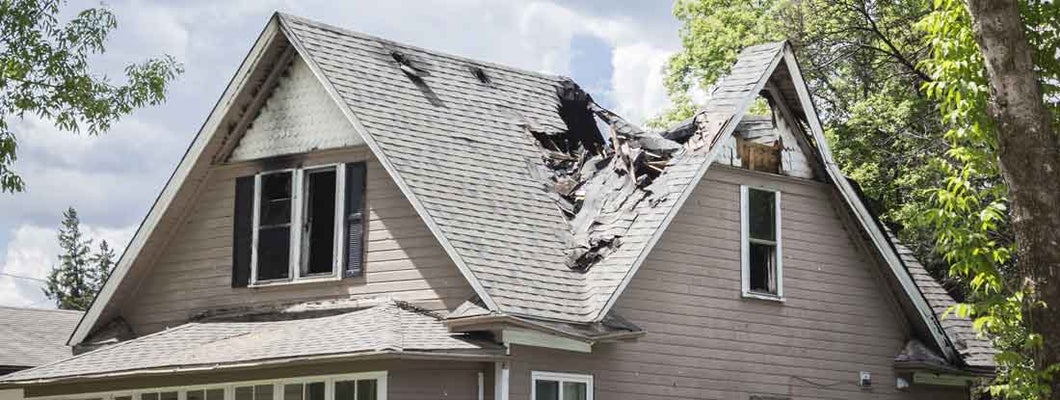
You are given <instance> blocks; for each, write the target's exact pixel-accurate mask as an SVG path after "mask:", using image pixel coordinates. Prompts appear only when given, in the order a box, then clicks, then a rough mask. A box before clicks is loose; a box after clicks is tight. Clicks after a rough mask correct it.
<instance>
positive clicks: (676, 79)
mask: <svg viewBox="0 0 1060 400" xmlns="http://www.w3.org/2000/svg"><path fill="white" fill-rule="evenodd" d="M930 11H931V4H930V3H929V1H928V0H912V1H903V2H894V1H884V2H876V1H857V0H844V1H831V0H828V1H826V0H810V1H792V0H772V1H768V0H760V1H753V2H744V1H726V0H681V1H678V2H677V4H676V6H675V7H674V15H675V16H676V17H677V19H678V20H680V21H681V23H682V28H681V32H680V35H681V39H682V44H683V50H682V51H681V52H679V53H677V54H675V55H674V56H673V57H672V58H671V59H670V61H669V64H668V66H667V68H668V71H667V72H668V75H667V80H666V87H667V89H668V90H669V93H670V97H671V99H674V107H673V108H671V109H670V110H668V111H667V112H666V113H664V114H663V115H660V116H658V117H656V118H655V119H653V120H652V121H651V122H650V124H652V125H654V126H657V127H661V126H666V125H668V124H671V123H673V122H676V121H679V120H682V119H684V118H687V117H689V116H691V115H692V112H693V111H694V110H695V106H694V105H693V104H692V103H691V98H692V96H691V95H690V91H694V90H706V89H707V88H709V87H711V86H712V85H713V84H715V83H716V80H717V79H718V78H719V77H720V76H722V75H724V73H725V72H726V70H727V69H728V68H729V67H730V66H731V65H732V63H733V62H734V61H735V58H736V55H737V53H738V52H739V51H740V49H742V48H743V47H746V46H749V45H753V44H757V43H761V42H763V41H768V40H780V39H784V38H787V39H788V40H790V41H791V42H792V44H793V45H794V47H795V50H796V54H797V56H798V58H799V61H800V63H801V64H802V66H803V72H804V74H805V78H806V82H807V84H808V85H809V86H810V89H811V91H812V92H813V93H814V98H815V101H816V107H817V109H818V111H819V113H820V115H821V117H822V119H823V123H824V127H825V134H826V137H827V138H828V139H829V142H830V144H831V147H832V148H833V150H834V152H835V155H836V158H837V160H838V161H839V163H840V167H841V168H842V169H843V171H844V173H846V174H847V175H848V176H850V177H851V178H853V179H854V180H855V181H857V182H859V183H860V185H861V186H862V189H863V190H864V191H865V193H866V194H867V195H868V196H869V197H870V198H872V199H874V200H875V202H874V204H873V205H872V206H873V207H872V208H873V209H874V211H876V212H877V213H878V214H879V215H880V216H881V218H882V219H883V220H884V221H885V222H887V223H889V224H890V225H892V226H893V227H895V228H900V229H896V230H898V232H899V235H900V237H901V239H902V240H903V242H905V243H906V244H907V245H909V247H911V248H912V249H913V250H914V251H915V252H916V253H917V256H918V257H919V258H920V259H921V260H922V261H924V263H925V264H926V265H927V266H928V268H929V270H931V271H932V272H933V273H934V274H935V276H936V277H943V276H944V275H945V269H946V266H945V263H944V262H943V261H942V260H941V258H940V257H937V256H936V255H935V254H934V253H933V251H932V250H933V247H934V246H933V244H934V240H933V232H932V231H933V227H932V226H931V225H930V224H926V223H924V222H923V221H921V220H920V219H919V218H918V216H919V215H921V214H923V213H924V212H925V210H926V209H927V207H928V205H929V201H928V194H929V192H928V190H929V189H930V188H934V187H938V186H939V185H941V184H942V177H943V172H942V171H941V170H940V169H939V167H938V166H937V165H934V164H933V163H932V162H931V160H932V159H933V157H934V155H936V154H940V153H942V152H943V151H945V146H946V143H945V141H944V140H943V139H942V135H941V132H942V128H941V123H940V121H939V120H938V118H937V117H936V116H937V111H936V109H935V107H936V106H935V103H934V101H932V100H931V99H928V98H926V97H925V96H924V94H923V92H922V91H920V86H921V84H922V83H923V82H925V81H927V80H929V78H928V76H927V74H926V73H925V72H924V71H923V70H921V69H920V67H919V66H918V63H919V62H920V61H921V60H923V59H924V58H925V57H927V55H928V48H927V46H925V45H924V43H923V41H922V38H923V32H922V31H919V30H917V29H915V23H916V21H918V20H919V19H921V18H923V17H924V16H925V15H927V14H928V13H929V12H930Z"/></svg>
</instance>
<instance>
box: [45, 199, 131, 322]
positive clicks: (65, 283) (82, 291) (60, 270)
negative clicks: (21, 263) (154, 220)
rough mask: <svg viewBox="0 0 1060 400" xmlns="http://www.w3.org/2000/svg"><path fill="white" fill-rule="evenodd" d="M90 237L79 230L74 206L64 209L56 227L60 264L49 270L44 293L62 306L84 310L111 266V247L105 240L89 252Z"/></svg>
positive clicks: (112, 261) (78, 219) (105, 278)
mask: <svg viewBox="0 0 1060 400" xmlns="http://www.w3.org/2000/svg"><path fill="white" fill-rule="evenodd" d="M91 246H92V239H89V238H86V237H85V236H84V234H83V233H81V220H80V218H78V216H77V210H74V208H73V207H70V208H68V209H67V210H66V211H64V212H63V220H62V223H61V225H60V227H59V247H60V248H62V250H63V253H62V254H60V255H59V265H57V266H55V267H52V270H51V272H49V273H48V281H47V286H46V287H45V289H44V294H45V295H47V296H48V298H49V299H52V300H55V304H56V305H57V306H58V307H59V308H61V309H64V310H82V311H83V310H86V309H88V306H90V305H91V304H92V299H94V298H95V296H96V293H98V292H99V289H100V288H102V287H103V283H104V282H106V280H107V277H109V276H110V273H111V271H113V270H114V250H113V249H111V248H110V246H109V245H108V244H107V241H106V240H103V241H100V244H99V250H98V251H97V252H96V253H94V254H92V253H90V248H91Z"/></svg>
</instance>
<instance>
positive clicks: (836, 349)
mask: <svg viewBox="0 0 1060 400" xmlns="http://www.w3.org/2000/svg"><path fill="white" fill-rule="evenodd" d="M741 183H742V184H750V185H758V186H765V187H772V188H776V189H779V190H781V191H782V193H783V194H782V200H781V207H782V218H783V220H782V229H783V231H782V243H783V244H782V245H783V249H784V251H783V254H784V261H783V269H784V294H785V297H786V302H784V303H778V302H772V301H767V300H758V299H744V298H742V297H741V285H740V190H739V185H740V184H741ZM830 190H831V189H830V188H829V187H828V186H825V185H824V184H821V183H816V182H812V181H807V180H802V179H797V178H790V177H778V176H775V175H768V174H763V173H752V172H746V171H742V170H737V169H733V168H728V167H720V166H715V167H712V169H711V171H710V172H708V174H707V175H706V177H705V178H704V180H703V182H701V183H700V184H699V186H698V187H697V188H696V190H695V192H694V193H693V194H692V197H690V198H689V200H688V202H687V203H686V204H685V206H684V208H683V209H682V210H681V211H680V213H679V214H678V216H677V217H676V218H675V219H674V222H673V224H672V225H671V226H670V228H669V230H668V231H667V232H666V233H665V234H664V235H663V237H662V239H661V241H660V242H659V244H658V246H657V247H656V248H655V249H654V250H653V251H652V253H651V254H650V255H649V257H648V259H647V261H646V262H645V263H644V265H643V266H642V267H641V269H640V271H639V272H638V273H637V276H635V277H634V278H633V281H632V282H631V283H630V285H629V287H628V289H627V290H626V292H625V293H624V294H623V295H622V297H621V298H619V301H618V303H617V305H616V311H617V312H618V313H619V314H620V315H622V316H624V317H627V318H629V319H630V320H631V321H634V322H635V323H636V324H638V325H640V326H641V327H642V328H644V329H645V330H646V331H647V334H646V335H645V336H644V337H642V338H640V339H639V340H638V341H636V342H630V343H614V344H599V345H596V346H594V349H593V353H592V354H591V355H583V354H578V353H571V352H564V351H550V350H544V349H536V348H534V349H531V348H527V347H516V348H515V350H514V355H515V361H514V362H513V367H512V372H511V379H512V382H511V385H512V395H511V399H513V400H516V399H529V396H530V371H533V370H542V371H559V372H573V373H591V374H593V375H594V376H595V379H596V382H595V384H596V398H597V399H664V398H665V399H677V398H680V399H740V400H747V399H749V396H750V395H751V394H764V395H776V396H780V398H792V399H837V400H839V399H867V398H872V399H905V398H932V399H941V398H945V396H941V397H940V395H939V394H940V392H938V391H935V392H931V393H929V394H926V395H921V394H920V392H916V393H914V392H899V391H897V390H896V389H895V377H894V374H893V368H892V362H893V359H894V356H895V355H897V354H898V352H899V351H900V350H901V348H902V346H903V345H904V344H905V342H906V339H907V336H908V332H909V328H908V327H907V324H906V322H905V317H904V316H902V315H900V314H899V308H898V306H897V304H895V303H894V297H893V295H892V294H891V293H890V291H889V289H887V285H886V284H885V283H884V282H883V280H882V277H881V276H879V275H878V272H876V271H878V269H877V267H876V265H875V264H873V261H871V260H870V259H869V258H868V257H867V255H866V254H863V253H862V252H860V251H859V250H858V249H859V247H857V246H855V244H854V242H853V241H852V236H851V234H850V233H849V232H847V231H846V229H845V228H844V224H843V223H842V222H841V220H840V219H839V216H838V214H837V213H836V210H835V209H834V208H833V207H835V205H836V203H835V202H834V200H833V197H832V195H831V194H830ZM859 371H869V372H871V373H872V377H873V383H874V388H873V389H872V390H868V391H865V390H862V389H860V388H859V387H858V386H857V385H856V382H857V379H858V374H859ZM941 393H942V394H944V395H952V396H954V398H961V397H960V396H961V395H962V393H961V390H946V391H942V392H941ZM965 398H966V397H965Z"/></svg>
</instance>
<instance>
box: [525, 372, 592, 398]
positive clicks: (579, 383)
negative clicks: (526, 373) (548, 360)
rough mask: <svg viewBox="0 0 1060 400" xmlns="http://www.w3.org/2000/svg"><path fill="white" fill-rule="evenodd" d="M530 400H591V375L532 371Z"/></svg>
mask: <svg viewBox="0 0 1060 400" xmlns="http://www.w3.org/2000/svg"><path fill="white" fill-rule="evenodd" d="M531 376H532V377H533V386H532V387H531V389H530V390H531V395H530V397H531V399H532V400H592V399H593V377H592V375H580V374H565V373H558V372H541V371H533V372H532V373H531Z"/></svg>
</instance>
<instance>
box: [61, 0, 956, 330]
mask: <svg viewBox="0 0 1060 400" xmlns="http://www.w3.org/2000/svg"><path fill="white" fill-rule="evenodd" d="M263 41H264V42H263ZM263 43H264V44H263ZM277 43H279V44H277ZM255 46H256V47H255V48H258V47H269V46H272V47H269V48H276V47H279V48H293V49H294V51H296V53H297V54H298V55H300V56H301V57H303V58H304V59H305V61H306V63H307V64H308V65H309V68H310V69H311V70H312V72H313V74H314V75H315V76H316V77H317V78H318V79H319V80H320V81H321V82H322V83H323V85H324V87H325V90H326V91H327V92H328V94H329V95H330V96H331V97H332V98H333V99H335V100H336V102H337V103H339V104H340V108H342V112H343V114H344V115H345V116H346V118H347V119H348V120H349V121H350V122H351V124H352V125H353V127H354V129H355V130H356V131H357V132H358V134H359V135H360V136H361V137H362V138H363V140H364V142H365V143H366V144H367V145H368V147H369V148H370V149H371V150H372V152H373V153H374V154H375V156H376V157H377V158H378V159H379V162H380V163H381V164H382V165H383V167H384V168H385V169H386V170H387V172H388V173H389V174H390V176H391V177H392V178H393V179H394V181H395V182H396V183H397V185H398V187H399V188H400V189H401V190H402V192H403V193H404V194H405V196H406V197H408V199H409V201H410V203H411V204H412V205H413V207H414V208H415V209H416V210H417V212H418V213H419V214H420V216H421V217H422V218H423V220H424V222H425V223H426V225H427V226H428V228H429V229H430V230H431V232H432V233H433V234H434V235H435V236H436V237H437V239H438V241H439V242H440V243H441V245H442V246H443V247H444V248H445V250H446V252H447V253H448V255H449V256H450V257H451V258H452V259H453V261H454V263H455V264H456V265H457V267H458V268H459V269H460V270H461V272H462V273H463V274H464V276H465V277H466V278H467V280H468V281H469V282H470V284H471V286H472V287H473V288H474V289H475V291H476V293H477V294H478V296H479V299H478V300H479V301H480V302H481V303H482V305H483V306H484V308H485V309H486V310H489V311H491V312H496V313H503V314H508V315H516V316H522V317H528V318H534V319H540V320H545V321H559V322H572V323H594V322H600V321H602V320H604V319H605V318H607V317H609V311H610V308H611V306H612V305H613V304H614V302H615V300H616V299H617V297H618V295H619V294H620V293H621V291H622V289H624V287H625V285H626V284H627V283H628V282H629V280H630V279H631V278H632V276H633V275H634V274H635V272H636V269H637V268H638V266H639V265H640V263H641V262H642V261H643V260H644V259H645V257H646V256H647V254H648V252H649V251H650V250H651V248H652V246H653V245H654V243H655V242H656V241H657V240H658V239H659V237H660V235H661V233H662V231H663V230H665V227H666V225H667V224H668V222H669V221H670V220H671V219H672V218H674V216H675V215H676V213H677V210H678V209H679V208H680V205H681V204H682V203H683V202H684V200H685V199H686V198H687V197H688V196H689V194H690V193H691V191H692V189H693V188H694V187H695V183H696V182H698V181H699V179H700V178H701V177H702V176H703V174H704V173H705V172H706V170H707V168H708V167H709V166H710V164H711V162H712V160H713V153H714V152H713V151H712V150H714V148H715V145H716V144H717V143H718V142H719V141H720V140H721V139H723V138H726V137H727V136H728V135H729V134H731V133H732V132H733V130H734V129H736V127H737V125H738V123H739V122H740V119H741V117H742V116H743V114H744V112H745V111H746V109H747V108H748V107H749V105H750V104H751V102H752V101H753V100H754V99H755V98H756V97H757V96H758V94H759V92H761V91H762V90H763V87H764V85H766V83H767V82H768V81H770V79H771V77H781V78H782V79H781V81H782V82H785V85H784V86H782V87H780V88H779V91H778V93H779V96H780V97H781V98H779V99H775V100H779V101H785V102H787V103H790V104H792V111H793V112H794V113H795V114H796V115H795V116H793V117H794V118H797V119H800V120H804V121H805V122H806V124H807V125H809V127H810V128H813V129H811V131H813V132H815V134H816V132H817V131H819V122H818V121H816V116H815V115H813V111H812V110H805V109H804V108H803V107H802V104H803V103H805V101H800V99H802V98H804V97H802V96H803V94H804V92H805V87H804V86H803V84H802V83H801V78H798V71H797V66H795V65H794V59H793V55H792V53H791V52H790V46H788V45H787V44H786V43H785V42H777V43H767V44H763V45H758V46H753V47H750V48H747V49H744V50H743V51H742V52H741V53H740V55H739V58H738V61H737V63H736V64H735V65H734V66H733V68H732V70H731V71H730V73H729V75H728V76H726V77H725V78H724V79H722V80H721V82H720V83H719V85H718V86H717V87H716V88H715V90H714V91H713V93H712V97H711V98H710V100H709V101H708V103H707V104H706V106H705V107H704V109H703V110H702V111H701V112H699V113H698V114H697V115H696V116H695V117H694V118H692V119H690V120H688V121H685V122H683V123H682V124H679V125H678V126H677V127H675V128H673V129H671V130H670V131H669V132H645V131H643V130H642V129H640V128H638V127H636V126H635V125H632V124H629V123H627V122H626V121H624V120H623V119H622V118H621V117H619V116H617V115H615V114H613V113H611V112H610V111H608V110H606V109H603V108H601V107H600V106H599V105H597V104H596V103H595V102H593V101H592V98H591V96H589V94H587V93H585V92H584V91H583V90H581V89H580V88H579V87H578V86H577V84H575V83H574V82H573V81H571V80H570V79H569V78H566V77H562V76H556V75H548V74H541V73H534V72H528V71H523V70H518V69H514V68H510V67H505V66H500V65H496V64H490V63H484V62H480V61H475V60H470V59H466V58H461V57H455V56H451V55H447V54H442V53H438V52H434V51H430V50H425V49H421V48H417V47H413V46H408V45H404V44H400V43H395V42H391V41H388V40H385V39H380V38H375V37H371V36H367V35H363V34H360V33H356V32H351V31H348V30H345V29H342V28H337V27H333V26H329V25H324V24H321V23H317V22H313V21H309V20H305V19H302V18H299V17H294V16H290V15H285V14H277V15H276V16H275V17H274V18H273V20H272V21H271V22H270V25H269V26H268V27H267V28H266V31H265V33H263V35H262V38H260V39H259V43H257V44H256V45H255ZM270 51H271V52H272V53H278V52H281V51H278V50H275V49H273V50H268V49H266V50H264V51H262V53H263V54H269V52H270ZM263 57H264V56H263ZM265 62H267V60H266V61H262V60H260V59H252V58H248V60H247V61H246V62H244V65H243V66H242V67H241V71H247V70H251V69H253V68H257V67H255V65H257V64H261V63H265ZM248 63H249V64H248ZM248 65H249V66H248ZM793 68H794V69H795V70H792V69H793ZM243 73H245V72H241V74H243ZM248 74H249V73H248ZM242 84H244V83H241V82H238V81H233V85H235V86H230V87H229V90H228V91H226V98H227V97H228V96H231V97H232V98H235V97H236V95H235V94H233V93H235V92H237V91H239V90H240V89H239V87H240V85H242ZM233 87H235V89H233ZM807 96H808V95H807ZM228 101H229V100H226V99H224V98H223V99H222V101H221V102H220V103H219V104H220V105H221V108H222V109H224V108H226V107H232V105H231V104H233V103H229V102H228ZM232 101H234V100H232ZM807 107H812V106H810V105H807ZM235 108H238V107H235ZM216 112H217V111H216V110H215V113H216ZM222 118H224V117H218V116H216V115H214V114H211V120H209V121H207V124H206V125H205V126H204V128H203V131H202V132H200V134H199V136H198V137H197V138H196V141H195V143H193V145H192V148H191V149H190V150H189V153H188V155H187V156H186V157H185V159H184V160H182V161H181V165H180V166H178V169H177V172H175V174H174V177H173V178H172V179H171V181H170V182H169V183H168V184H167V186H166V188H165V189H164V191H163V194H162V195H161V196H160V198H159V202H158V203H156V204H155V206H154V207H153V208H152V210H151V213H150V214H149V215H148V217H147V218H146V219H145V223H144V225H143V226H141V228H140V230H139V231H138V232H137V235H136V237H134V238H133V240H132V242H131V243H132V244H131V245H130V249H129V250H128V251H126V254H125V256H123V259H122V260H121V262H119V264H118V268H117V269H116V271H115V273H114V275H113V276H112V278H111V279H110V280H109V281H108V282H107V284H106V286H105V287H104V289H103V291H102V292H101V295H100V296H99V298H98V299H97V300H99V301H97V303H98V304H93V305H92V307H91V309H90V310H89V312H88V314H87V316H86V318H85V320H83V321H82V323H81V325H80V326H79V327H78V330H77V332H76V333H75V335H74V336H73V338H72V339H71V341H72V342H78V341H80V340H82V339H84V338H85V337H86V336H87V335H88V333H89V332H90V331H92V330H93V329H96V325H99V324H102V323H104V322H106V321H100V319H101V317H100V316H101V315H107V313H108V312H111V313H113V310H112V309H109V308H107V307H108V303H109V302H110V300H109V299H110V297H111V296H112V295H116V293H120V292H121V290H120V288H119V286H122V285H131V284H129V283H124V284H123V283H122V281H123V276H124V275H125V274H126V273H128V271H129V269H130V268H131V265H132V264H133V263H134V261H135V257H136V254H137V252H138V251H139V248H138V246H142V245H143V243H144V242H145V241H146V240H148V239H147V237H148V236H147V235H151V231H152V230H153V229H154V225H153V224H158V223H161V222H159V221H162V220H163V215H164V213H165V212H166V208H167V204H168V203H167V202H169V201H171V199H172V198H173V197H176V196H178V195H179V194H180V193H183V192H184V191H186V190H193V189H185V186H189V187H193V185H196V184H198V183H197V181H196V179H198V178H197V177H201V176H203V175H205V173H206V170H207V169H208V168H207V167H208V166H209V164H210V163H211V162H213V161H215V157H216V156H217V154H222V153H223V149H224V146H225V143H226V142H227V143H231V142H233V141H234V140H233V139H232V138H228V137H225V135H224V134H222V133H220V132H221V131H222V130H223V129H222V123H221V122H219V121H223V119H222ZM598 122H600V123H599V124H598ZM601 125H602V126H605V127H606V128H605V129H604V132H601V131H600V130H599V128H598V126H601ZM819 140H823V137H819V138H818V137H815V138H814V142H813V143H800V145H803V146H807V148H809V149H810V150H811V151H810V152H808V154H817V155H818V156H820V158H821V162H822V163H823V165H824V168H826V169H828V171H829V174H832V175H830V176H831V178H832V180H833V181H837V180H836V177H837V176H841V175H838V174H839V172H838V167H836V166H835V164H834V162H833V161H832V160H831V159H830V155H829V154H828V152H827V149H826V148H823V147H825V146H826V143H820V142H818V141H819ZM822 148H823V149H822ZM846 184H847V183H846V182H845V180H843V181H842V182H838V181H837V186H842V185H846ZM841 189H842V188H841ZM841 192H843V191H842V190H841ZM843 193H845V192H843ZM844 196H845V195H844ZM844 199H845V200H846V201H847V203H848V204H849V205H850V206H851V208H852V209H854V210H855V211H858V212H860V211H859V210H860V209H859V208H858V207H861V208H864V207H863V206H859V204H860V203H859V200H856V199H851V198H850V197H849V196H847V197H844ZM859 215H860V214H859ZM167 221H168V220H167ZM163 222H164V221H163ZM861 222H862V223H863V225H864V227H865V229H866V231H868V232H869V236H871V237H872V238H874V239H875V240H877V241H876V242H874V244H875V245H876V246H877V247H878V248H880V249H881V251H882V252H884V253H885V255H884V258H887V257H891V258H887V259H888V261H889V262H890V267H891V269H892V272H893V273H894V274H895V276H896V278H895V279H897V280H898V281H900V282H902V283H903V286H902V288H903V289H904V290H905V291H906V294H908V295H909V296H910V299H911V300H910V301H911V302H912V303H914V304H916V305H918V308H917V309H918V310H919V311H918V312H919V313H920V317H921V318H923V320H924V321H925V324H927V326H928V328H927V329H929V330H931V331H932V334H933V335H935V336H934V338H935V340H936V342H938V343H936V344H940V347H942V348H943V351H946V349H947V348H948V346H947V344H946V343H944V342H946V341H947V339H946V338H945V334H944V333H943V331H942V328H939V327H938V326H939V324H938V321H937V319H938V318H939V317H938V316H937V315H936V313H935V312H933V311H937V310H932V308H931V307H929V306H928V305H927V302H926V301H925V299H924V296H923V295H922V294H921V293H920V290H923V289H922V288H921V287H918V286H915V285H916V284H920V283H921V282H920V280H917V281H915V282H914V280H913V279H912V278H911V277H910V276H909V274H908V272H906V270H905V265H904V264H902V260H900V259H899V258H898V256H897V255H896V253H893V249H892V248H891V247H890V242H889V241H888V239H887V238H886V236H880V232H879V227H878V226H876V225H875V224H874V223H871V221H868V222H866V220H865V219H864V218H863V219H862V220H861ZM877 236H879V237H877ZM880 237H882V239H881V238H880ZM117 295H120V294H117ZM110 315H113V314H110ZM936 328H938V329H936Z"/></svg>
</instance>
